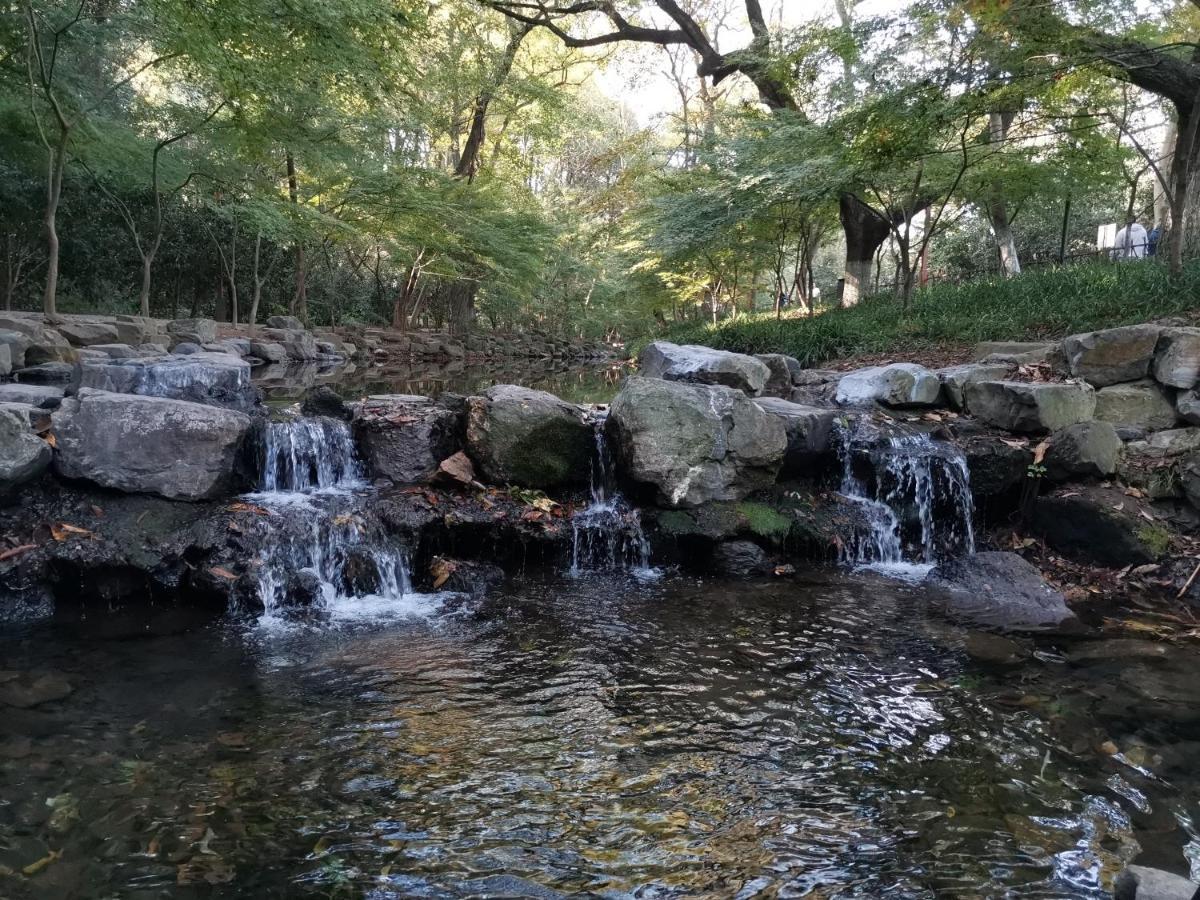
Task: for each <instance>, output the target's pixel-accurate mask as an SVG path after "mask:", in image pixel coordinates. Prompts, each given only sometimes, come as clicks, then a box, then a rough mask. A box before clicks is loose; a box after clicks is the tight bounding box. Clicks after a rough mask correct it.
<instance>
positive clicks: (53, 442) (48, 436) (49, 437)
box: [42, 431, 58, 448]
mask: <svg viewBox="0 0 1200 900" xmlns="http://www.w3.org/2000/svg"><path fill="white" fill-rule="evenodd" d="M42 440H43V441H45V442H46V443H47V444H49V445H50V446H51V447H55V448H57V447H58V438H56V437H55V436H54V432H53V431H47V432H46V433H45V434H43V435H42Z"/></svg>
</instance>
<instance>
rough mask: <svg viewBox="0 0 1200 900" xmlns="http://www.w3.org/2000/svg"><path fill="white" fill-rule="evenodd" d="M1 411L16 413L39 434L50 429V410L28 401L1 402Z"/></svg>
mask: <svg viewBox="0 0 1200 900" xmlns="http://www.w3.org/2000/svg"><path fill="white" fill-rule="evenodd" d="M0 411H5V412H12V413H16V414H17V415H18V416H20V417H21V419H22V420H23V421H25V422H28V423H29V427H30V429H32V430H33V431H34V432H35V433H37V434H42V433H43V432H46V431H49V430H50V410H48V409H42V408H41V407H40V406H32V405H30V404H28V403H15V402H11V401H3V402H0Z"/></svg>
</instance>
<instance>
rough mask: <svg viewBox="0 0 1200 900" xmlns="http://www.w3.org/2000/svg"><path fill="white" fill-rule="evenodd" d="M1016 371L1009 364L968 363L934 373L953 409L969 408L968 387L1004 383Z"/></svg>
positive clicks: (947, 401)
mask: <svg viewBox="0 0 1200 900" xmlns="http://www.w3.org/2000/svg"><path fill="white" fill-rule="evenodd" d="M1015 370H1016V366H1014V365H1011V364H1008V363H966V364H964V365H961V366H948V367H947V368H944V369H937V370H935V371H934V373H933V374H935V375H936V376H937V377H938V380H939V381H941V383H942V396H944V397H945V398H946V403H947V404H948V405H949V406H950V408H951V409H956V410H959V411H963V410H965V409H966V408H967V385H969V384H975V383H976V382H978V381H1003V380H1004V379H1006V378H1008V376H1009V375H1011V374H1012V373H1013V372H1014V371H1015Z"/></svg>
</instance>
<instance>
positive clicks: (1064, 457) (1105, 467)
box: [1043, 422, 1124, 481]
mask: <svg viewBox="0 0 1200 900" xmlns="http://www.w3.org/2000/svg"><path fill="white" fill-rule="evenodd" d="M1047 443H1048V444H1049V446H1048V447H1047V448H1046V456H1045V458H1044V460H1043V463H1044V465H1045V467H1046V477H1047V478H1049V479H1050V480H1051V481H1069V480H1071V479H1074V478H1107V477H1108V476H1109V475H1112V474H1113V473H1114V472H1116V471H1117V462H1118V460H1119V459H1120V458H1121V450H1122V448H1123V447H1124V445H1123V444H1122V443H1121V439H1120V438H1119V437H1118V436H1117V430H1116V429H1115V428H1113V426H1112V424H1111V423H1109V422H1079V423H1077V424H1075V425H1068V426H1067V427H1066V428H1062V429H1060V430H1058V431H1056V432H1054V433H1053V434H1052V435H1050V437H1049V439H1048V440H1047Z"/></svg>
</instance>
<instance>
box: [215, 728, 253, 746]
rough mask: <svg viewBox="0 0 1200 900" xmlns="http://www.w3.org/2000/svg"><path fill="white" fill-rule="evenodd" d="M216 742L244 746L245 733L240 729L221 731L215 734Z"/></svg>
mask: <svg viewBox="0 0 1200 900" xmlns="http://www.w3.org/2000/svg"><path fill="white" fill-rule="evenodd" d="M217 743H218V744H221V745H222V746H225V747H245V746H246V735H245V734H243V733H242V732H240V731H222V732H221V733H220V734H218V735H217Z"/></svg>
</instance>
